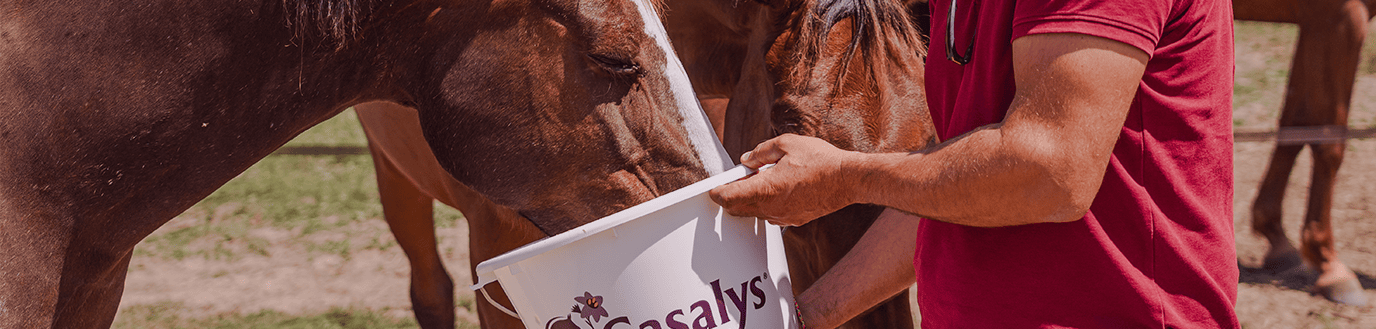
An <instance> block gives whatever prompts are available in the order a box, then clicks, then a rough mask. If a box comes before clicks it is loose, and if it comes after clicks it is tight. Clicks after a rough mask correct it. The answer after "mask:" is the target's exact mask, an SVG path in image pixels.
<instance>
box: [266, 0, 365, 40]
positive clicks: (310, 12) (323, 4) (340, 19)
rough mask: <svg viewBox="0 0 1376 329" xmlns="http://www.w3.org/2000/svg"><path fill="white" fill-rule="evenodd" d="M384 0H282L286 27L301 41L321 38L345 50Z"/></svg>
mask: <svg viewBox="0 0 1376 329" xmlns="http://www.w3.org/2000/svg"><path fill="white" fill-rule="evenodd" d="M381 4H382V1H381V0H282V6H283V9H284V10H285V12H286V20H287V21H286V24H287V27H288V28H291V29H292V30H293V32H294V33H295V34H296V38H298V39H306V38H310V37H317V38H321V39H323V42H324V43H325V44H327V45H332V46H334V47H336V48H343V47H344V46H345V45H347V44H348V43H349V42H351V41H353V40H354V39H355V38H356V37H357V36H358V33H359V31H360V30H361V29H362V27H363V26H364V24H366V23H367V21H368V19H369V17H371V16H372V14H373V11H375V10H376V9H377V8H378V7H380V6H381Z"/></svg>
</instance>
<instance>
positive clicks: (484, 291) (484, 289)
mask: <svg viewBox="0 0 1376 329" xmlns="http://www.w3.org/2000/svg"><path fill="white" fill-rule="evenodd" d="M478 292H480V293H482V294H483V298H486V299H487V302H488V303H491V304H492V306H494V307H496V308H497V309H498V310H501V311H502V313H506V315H510V316H511V317H513V318H517V319H520V318H521V316H520V315H516V312H515V311H512V310H511V309H508V308H506V306H502V304H501V303H498V302H497V301H496V300H493V299H492V296H488V295H487V287H486V286H484V287H481V288H478Z"/></svg>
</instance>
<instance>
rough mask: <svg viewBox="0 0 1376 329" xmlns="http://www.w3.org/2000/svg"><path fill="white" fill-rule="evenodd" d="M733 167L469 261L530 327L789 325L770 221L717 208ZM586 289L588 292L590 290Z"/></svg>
mask: <svg viewBox="0 0 1376 329" xmlns="http://www.w3.org/2000/svg"><path fill="white" fill-rule="evenodd" d="M750 172H751V171H750V170H749V169H748V168H745V167H736V168H734V169H731V170H728V171H726V172H724V173H722V174H718V175H715V176H712V177H711V178H708V179H706V180H703V181H701V182H698V183H695V184H692V185H689V186H687V187H684V188H682V189H679V190H678V191H674V192H672V193H669V194H666V195H663V196H661V197H658V198H655V199H654V200H650V201H649V202H646V203H643V204H640V205H637V206H634V207H631V208H629V209H626V210H623V211H621V212H618V213H615V214H612V215H611V216H607V217H604V218H602V219H599V220H597V221H595V222H592V223H588V224H586V225H583V226H580V227H578V228H575V229H573V230H570V231H568V232H564V233H562V234H559V235H556V236H552V237H549V238H545V239H542V240H540V241H536V242H534V243H531V244H528V245H526V246H523V247H521V248H518V249H516V250H512V251H511V252H508V253H505V254H502V255H500V256H497V257H495V258H492V259H489V260H487V261H485V262H482V263H481V264H478V267H477V272H478V280H477V281H478V282H477V284H475V285H473V286H472V287H471V288H472V289H474V290H478V289H481V288H482V287H483V286H485V285H487V284H489V283H492V282H493V281H498V282H500V283H501V286H502V288H503V289H504V290H505V291H506V294H507V296H508V297H510V298H511V303H512V305H513V306H515V308H516V311H515V313H517V314H518V317H519V318H520V319H521V322H522V323H524V324H525V326H526V328H530V329H553V328H584V329H625V328H629V329H641V328H655V329H678V328H695V329H700V328H768V329H778V328H797V327H798V325H797V323H796V319H795V318H794V317H793V314H794V313H793V312H794V310H793V291H792V288H791V282H790V281H789V278H788V263H787V261H786V260H785V259H784V249H783V240H782V238H781V236H780V231H779V227H777V226H774V225H769V224H767V223H766V222H765V221H762V220H757V219H754V218H740V217H735V216H731V215H728V214H726V213H725V212H724V211H723V210H722V208H721V207H720V206H718V205H716V204H715V203H713V202H712V200H711V199H709V198H708V197H707V191H708V190H710V189H712V188H713V187H716V186H719V185H722V184H725V183H729V182H732V181H735V180H737V179H740V178H743V177H745V176H747V175H749V174H750ZM589 297H590V298H589Z"/></svg>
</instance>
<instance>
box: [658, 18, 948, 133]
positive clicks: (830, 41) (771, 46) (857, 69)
mask: <svg viewBox="0 0 1376 329" xmlns="http://www.w3.org/2000/svg"><path fill="white" fill-rule="evenodd" d="M669 7H670V9H671V12H670V15H669V16H668V17H667V18H666V24H667V25H668V26H669V30H670V32H671V33H672V35H673V37H674V42H675V44H678V45H679V47H678V48H679V49H681V50H682V56H683V61H684V64H685V67H686V68H687V70H688V72H689V75H690V76H691V77H692V78H693V86H694V88H696V89H697V91H698V94H699V95H700V97H703V98H704V105H705V106H707V107H708V112H709V113H711V112H718V113H714V114H715V115H713V116H714V120H715V121H716V122H714V123H717V124H718V126H719V127H720V126H724V127H725V129H724V131H723V133H721V135H722V140H723V141H724V144H725V146H726V148H727V150H728V151H729V153H730V154H731V155H732V157H733V158H734V157H738V156H739V155H740V154H741V153H744V152H745V151H748V150H750V149H752V148H754V146H755V145H756V144H758V143H759V142H762V141H764V140H766V139H768V138H770V137H773V136H777V135H778V134H781V133H795V134H801V135H809V136H815V137H820V138H823V139H826V140H828V141H829V142H831V143H833V144H836V145H837V146H839V147H842V148H846V149H851V150H858V151H866V152H877V151H910V150H916V149H920V148H922V147H924V146H926V145H928V144H931V143H932V142H933V141H935V139H936V134H935V130H934V129H933V128H932V125H931V122H930V121H931V120H930V115H929V114H928V113H927V106H926V101H925V98H924V96H923V90H922V88H923V81H922V75H923V66H922V59H923V57H924V56H925V54H926V48H925V46H924V45H923V43H922V42H921V41H920V40H918V37H917V34H916V32H915V31H916V30H915V29H914V27H913V26H912V23H910V21H909V19H908V17H907V12H906V8H905V7H904V4H903V3H901V2H899V1H890V0H756V1H738V0H679V1H672V2H670V3H669ZM715 98H729V102H728V103H726V104H725V106H724V108H723V107H720V106H717V107H715V108H714V106H713V102H709V101H707V99H715ZM722 112H724V113H722Z"/></svg>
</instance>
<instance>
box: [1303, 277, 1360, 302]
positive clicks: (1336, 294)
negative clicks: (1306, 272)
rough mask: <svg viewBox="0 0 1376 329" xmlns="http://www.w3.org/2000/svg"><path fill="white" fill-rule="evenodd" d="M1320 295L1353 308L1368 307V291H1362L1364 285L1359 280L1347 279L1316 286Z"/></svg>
mask: <svg viewBox="0 0 1376 329" xmlns="http://www.w3.org/2000/svg"><path fill="white" fill-rule="evenodd" d="M1315 289H1318V291H1319V294H1322V295H1323V297H1324V298H1327V299H1328V300H1331V301H1333V302H1335V303H1338V304H1343V305H1352V306H1366V305H1367V297H1366V291H1364V290H1362V283H1361V282H1359V281H1358V280H1357V278H1355V277H1353V278H1347V279H1345V280H1342V281H1338V282H1334V283H1332V284H1328V285H1323V286H1316V287H1315Z"/></svg>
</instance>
